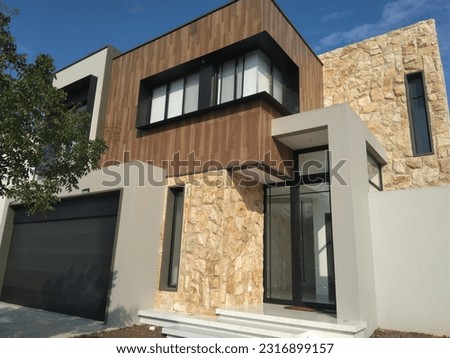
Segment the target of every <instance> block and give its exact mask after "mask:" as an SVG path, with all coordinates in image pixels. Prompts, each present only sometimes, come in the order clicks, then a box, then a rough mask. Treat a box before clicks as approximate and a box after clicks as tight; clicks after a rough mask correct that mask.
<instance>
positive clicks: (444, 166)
mask: <svg viewBox="0 0 450 358" xmlns="http://www.w3.org/2000/svg"><path fill="white" fill-rule="evenodd" d="M439 167H440V170H441V172H443V173H445V174H450V158H444V159H439Z"/></svg>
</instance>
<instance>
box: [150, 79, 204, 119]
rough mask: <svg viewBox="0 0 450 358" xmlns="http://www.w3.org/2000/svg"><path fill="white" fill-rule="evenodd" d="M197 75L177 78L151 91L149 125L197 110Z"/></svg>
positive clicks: (198, 81) (198, 84) (198, 83)
mask: <svg viewBox="0 0 450 358" xmlns="http://www.w3.org/2000/svg"><path fill="white" fill-rule="evenodd" d="M199 86H200V79H199V73H198V72H195V73H192V74H190V75H188V76H186V77H182V78H177V79H176V80H173V81H171V82H169V83H164V84H162V85H159V86H157V87H155V88H153V90H152V94H151V96H150V97H151V98H150V113H149V116H150V118H149V123H157V122H160V121H163V120H165V119H169V118H173V117H177V116H181V115H183V114H187V113H190V112H193V111H196V110H197V109H198V101H199Z"/></svg>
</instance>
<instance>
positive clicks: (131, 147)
mask: <svg viewBox="0 0 450 358" xmlns="http://www.w3.org/2000/svg"><path fill="white" fill-rule="evenodd" d="M262 31H267V32H268V33H269V34H270V35H271V36H272V37H273V38H274V39H275V40H276V41H277V42H278V43H279V44H280V46H281V47H282V48H283V49H284V51H285V52H286V53H287V54H288V55H289V56H290V57H291V59H292V60H293V61H294V62H295V63H296V64H297V65H298V66H299V68H300V110H301V111H302V112H303V111H307V110H311V109H315V108H320V107H322V106H323V104H322V103H323V95H322V65H321V63H320V61H319V60H318V59H317V58H316V57H315V56H314V54H313V53H312V51H311V50H310V49H309V47H308V46H307V45H306V44H305V43H304V42H303V40H302V39H301V37H299V36H298V34H297V33H296V31H295V30H294V29H293V28H292V26H291V25H290V24H289V22H288V21H287V20H286V18H285V17H284V16H283V14H281V13H280V12H279V10H278V9H277V7H276V6H275V5H274V4H273V3H272V1H271V0H240V1H237V2H234V3H231V4H229V5H227V6H225V7H223V8H222V9H220V10H218V11H216V12H213V13H211V14H209V15H207V16H205V17H203V18H200V19H198V20H196V21H195V22H192V23H190V24H188V25H186V26H183V27H181V28H179V29H177V30H175V31H173V32H171V33H169V34H167V35H164V36H162V37H160V38H158V39H156V40H154V41H152V42H149V43H147V44H145V45H143V46H141V47H139V48H137V49H135V50H132V51H130V52H129V53H126V54H123V55H122V56H120V57H118V58H116V59H115V60H114V61H113V66H112V78H111V86H110V93H109V100H108V106H107V114H106V121H105V129H104V138H105V140H106V141H107V144H108V146H109V148H110V149H109V150H108V153H107V154H106V155H105V156H104V158H103V160H102V162H103V164H105V163H106V164H109V163H108V161H109V160H116V161H119V162H123V161H124V159H123V153H124V152H129V153H130V158H129V159H130V160H141V161H148V160H153V161H154V162H155V164H156V165H161V164H162V162H163V161H164V160H170V159H172V157H173V153H175V152H177V151H179V152H180V156H181V158H184V156H187V154H189V153H190V152H195V154H196V155H198V156H200V157H201V160H202V161H205V160H210V159H216V160H219V161H220V162H222V163H223V164H226V163H228V162H229V161H231V160H238V161H241V162H242V161H245V160H255V161H256V160H259V161H261V160H263V159H264V154H265V153H266V152H269V151H270V152H271V153H272V156H273V158H274V159H275V160H282V159H290V158H291V157H292V153H291V151H290V150H289V149H288V148H285V147H283V146H282V145H281V144H280V143H277V144H276V143H275V141H274V140H273V139H272V137H271V119H273V118H275V117H279V116H281V114H280V113H278V112H277V111H276V110H275V109H272V108H271V107H270V105H268V104H267V103H266V102H265V101H263V100H252V101H251V102H248V103H246V104H240V105H237V106H235V107H234V108H229V109H227V110H217V111H213V112H210V113H209V114H205V115H199V116H197V117H195V118H194V117H193V118H191V119H189V120H185V121H182V122H180V123H172V124H166V125H165V126H161V127H158V128H155V127H154V128H151V129H148V130H146V131H144V132H140V131H138V130H137V129H136V128H135V122H136V115H137V106H138V98H139V87H140V81H141V80H143V79H145V78H147V77H149V76H151V75H154V74H156V73H159V72H162V71H164V70H167V69H169V68H172V67H175V66H177V65H180V64H182V63H185V62H187V61H190V60H192V59H195V58H199V57H201V56H203V55H205V54H208V53H211V52H214V51H216V50H219V49H221V48H223V47H225V46H228V45H231V44H233V43H236V42H238V41H241V40H243V39H246V38H248V37H250V36H253V35H255V34H258V33H260V32H262Z"/></svg>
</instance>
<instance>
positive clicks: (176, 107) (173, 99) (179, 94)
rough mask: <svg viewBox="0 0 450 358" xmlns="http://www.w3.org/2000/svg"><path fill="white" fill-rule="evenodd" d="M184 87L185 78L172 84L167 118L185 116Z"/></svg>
mask: <svg viewBox="0 0 450 358" xmlns="http://www.w3.org/2000/svg"><path fill="white" fill-rule="evenodd" d="M183 87H184V78H180V79H179V80H176V81H173V82H171V83H170V89H169V106H168V109H167V118H172V117H175V116H180V115H181V114H183Z"/></svg>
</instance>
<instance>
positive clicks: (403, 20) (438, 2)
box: [316, 0, 450, 99]
mask: <svg viewBox="0 0 450 358" xmlns="http://www.w3.org/2000/svg"><path fill="white" fill-rule="evenodd" d="M330 15H332V17H333V16H334V15H333V14H330ZM429 18H434V19H435V20H436V27H437V33H438V38H439V46H440V52H441V57H442V63H443V66H444V72H445V77H446V82H447V88H448V89H449V90H450V21H449V19H450V2H449V1H448V0H432V1H429V0H394V1H391V2H388V3H386V5H385V6H384V8H383V11H382V13H381V16H380V18H379V20H378V21H377V22H373V23H364V24H360V25H356V26H354V27H353V28H352V29H350V30H347V31H336V32H333V33H331V34H329V35H327V36H325V37H323V38H322V39H321V40H320V42H319V46H316V50H317V51H318V52H323V51H328V50H331V49H335V48H338V47H341V46H345V45H347V44H350V43H354V42H357V41H361V40H363V39H367V38H369V37H373V36H376V35H380V34H383V33H386V32H388V31H392V30H395V29H398V28H401V27H403V26H406V25H410V24H412V23H414V22H416V21H420V20H426V19H429ZM449 99H450V97H449Z"/></svg>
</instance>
